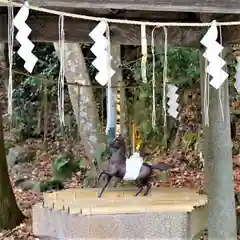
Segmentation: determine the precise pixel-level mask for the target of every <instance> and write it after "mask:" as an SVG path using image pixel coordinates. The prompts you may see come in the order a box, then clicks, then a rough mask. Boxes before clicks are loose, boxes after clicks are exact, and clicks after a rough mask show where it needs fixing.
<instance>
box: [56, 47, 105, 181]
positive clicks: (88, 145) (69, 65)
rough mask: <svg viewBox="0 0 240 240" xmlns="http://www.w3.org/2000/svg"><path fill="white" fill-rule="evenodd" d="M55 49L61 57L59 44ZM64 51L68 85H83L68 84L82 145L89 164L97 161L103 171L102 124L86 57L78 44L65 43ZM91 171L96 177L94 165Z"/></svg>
mask: <svg viewBox="0 0 240 240" xmlns="http://www.w3.org/2000/svg"><path fill="white" fill-rule="evenodd" d="M54 47H55V49H56V52H57V54H58V55H59V45H58V43H54ZM64 49H65V62H64V66H65V77H66V81H67V83H78V84H80V85H82V86H79V87H78V86H76V85H70V84H68V91H69V96H70V100H71V103H72V107H73V111H74V114H75V117H76V122H77V125H78V131H79V135H80V138H81V144H82V145H83V146H84V150H85V153H86V156H87V157H88V160H89V162H90V163H93V160H94V159H96V160H97V162H98V166H99V169H101V168H102V163H101V157H100V154H99V151H98V149H99V148H100V147H101V146H102V145H101V139H100V133H99V129H100V122H99V117H98V115H97V110H96V109H97V108H96V102H95V99H94V96H93V91H92V88H91V87H89V85H91V81H90V79H89V74H88V70H87V67H86V63H85V59H84V55H83V53H82V50H81V47H80V45H79V44H78V43H65V48H64ZM84 85H88V87H84ZM78 88H79V89H78ZM79 93H80V94H79ZM79 95H80V96H79ZM91 170H92V174H95V177H96V172H95V173H94V168H93V165H91Z"/></svg>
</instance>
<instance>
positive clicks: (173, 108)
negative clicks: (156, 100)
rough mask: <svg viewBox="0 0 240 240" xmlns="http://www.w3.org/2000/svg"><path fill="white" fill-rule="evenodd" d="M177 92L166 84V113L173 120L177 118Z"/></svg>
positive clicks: (175, 88) (176, 88) (173, 86)
mask: <svg viewBox="0 0 240 240" xmlns="http://www.w3.org/2000/svg"><path fill="white" fill-rule="evenodd" d="M177 90H178V87H176V86H175V85H173V84H168V85H167V97H168V98H169V100H168V102H167V104H168V106H169V108H168V110H167V111H168V113H169V115H171V116H172V117H174V118H175V119H177V117H178V110H177V109H178V106H179V104H178V103H177V100H178V97H179V95H178V94H177V93H176V92H177Z"/></svg>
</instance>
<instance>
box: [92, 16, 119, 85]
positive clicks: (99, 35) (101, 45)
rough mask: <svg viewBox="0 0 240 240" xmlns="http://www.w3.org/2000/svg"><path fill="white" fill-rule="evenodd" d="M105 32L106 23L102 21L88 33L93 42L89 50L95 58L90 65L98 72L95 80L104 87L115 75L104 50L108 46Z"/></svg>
mask: <svg viewBox="0 0 240 240" xmlns="http://www.w3.org/2000/svg"><path fill="white" fill-rule="evenodd" d="M106 30H107V23H106V22H105V21H102V22H100V23H99V24H98V25H97V26H96V27H95V28H94V29H93V30H92V31H91V32H90V33H89V36H90V37H91V38H92V39H93V40H94V42H95V43H94V45H93V46H92V48H91V51H92V53H93V54H94V55H95V56H96V58H95V60H94V61H93V62H92V65H93V66H94V67H95V68H96V69H97V70H98V73H97V74H96V76H95V79H96V81H97V82H99V83H100V84H101V85H102V86H104V85H106V84H107V82H108V80H109V78H111V77H112V76H113V75H114V73H115V71H114V70H113V69H112V68H111V59H112V56H110V59H108V52H107V50H106V49H107V47H108V46H109V44H110V42H109V41H108V39H107V38H106V37H105V36H104V33H105V32H106ZM109 61H110V62H109ZM108 74H109V75H108Z"/></svg>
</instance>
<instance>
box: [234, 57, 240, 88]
mask: <svg viewBox="0 0 240 240" xmlns="http://www.w3.org/2000/svg"><path fill="white" fill-rule="evenodd" d="M236 60H237V65H236V67H235V68H236V72H237V73H236V76H235V78H236V82H235V84H234V86H235V88H236V90H237V92H238V93H240V56H236Z"/></svg>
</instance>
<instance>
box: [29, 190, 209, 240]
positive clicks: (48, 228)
mask: <svg viewBox="0 0 240 240" xmlns="http://www.w3.org/2000/svg"><path fill="white" fill-rule="evenodd" d="M135 190H136V189H124V190H119V189H118V190H108V191H107V192H105V194H104V196H103V197H102V198H101V199H98V198H97V197H96V196H97V191H98V189H69V190H64V191H60V192H56V193H51V194H45V195H44V204H43V205H42V204H41V203H39V204H37V205H35V206H34V207H33V232H34V234H35V235H36V236H38V237H39V238H40V239H41V238H42V239H104V238H105V239H193V237H194V236H196V235H197V234H198V233H199V232H201V231H202V230H204V229H205V228H206V227H207V217H206V202H207V199H206V196H204V195H198V194H197V193H195V192H194V191H191V190H188V189H174V188H156V189H152V191H151V193H150V194H149V196H147V197H143V196H139V197H133V195H134V193H135Z"/></svg>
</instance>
